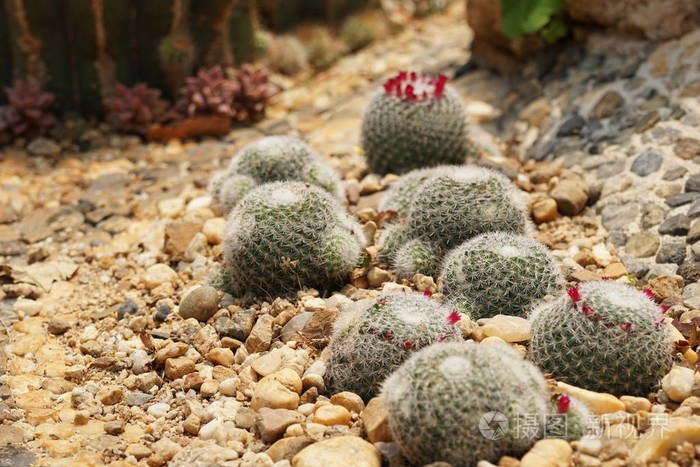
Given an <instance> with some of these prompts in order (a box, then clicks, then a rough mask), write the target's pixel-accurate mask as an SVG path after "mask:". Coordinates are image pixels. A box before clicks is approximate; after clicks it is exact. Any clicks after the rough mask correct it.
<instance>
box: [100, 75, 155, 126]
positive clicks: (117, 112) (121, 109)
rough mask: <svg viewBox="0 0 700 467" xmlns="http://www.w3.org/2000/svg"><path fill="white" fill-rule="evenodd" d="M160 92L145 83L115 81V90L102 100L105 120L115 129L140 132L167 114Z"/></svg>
mask: <svg viewBox="0 0 700 467" xmlns="http://www.w3.org/2000/svg"><path fill="white" fill-rule="evenodd" d="M160 94H161V93H160V90H158V89H152V88H149V87H148V86H147V85H146V83H137V84H135V85H134V86H131V87H127V86H124V85H123V84H121V83H117V85H116V87H115V92H114V93H113V94H111V95H110V96H107V97H105V99H104V100H103V102H102V106H103V108H104V111H105V120H106V121H107V123H109V124H110V125H111V126H112V127H113V128H115V129H117V130H123V131H129V132H138V133H142V132H144V131H145V130H146V129H147V127H148V125H150V124H152V123H155V122H158V121H162V120H163V118H164V117H165V116H166V114H167V108H168V104H167V102H166V101H165V100H163V99H161V97H160Z"/></svg>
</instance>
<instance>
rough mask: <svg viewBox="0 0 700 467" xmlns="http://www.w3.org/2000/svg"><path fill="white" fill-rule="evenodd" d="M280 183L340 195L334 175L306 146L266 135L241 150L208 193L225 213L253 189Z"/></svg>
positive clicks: (291, 140)
mask: <svg viewBox="0 0 700 467" xmlns="http://www.w3.org/2000/svg"><path fill="white" fill-rule="evenodd" d="M282 181H299V182H306V183H311V184H313V185H317V186H319V187H321V188H323V189H324V190H326V191H328V192H329V193H332V194H334V195H336V196H340V194H341V189H340V178H339V177H338V174H337V173H336V172H335V171H334V170H333V169H332V168H331V167H330V166H329V165H327V164H326V163H325V162H323V160H322V159H321V157H320V156H319V155H318V153H317V152H316V151H314V150H313V149H312V148H311V147H310V146H309V145H308V144H306V143H305V142H304V141H302V140H300V139H298V138H293V137H290V136H268V137H265V138H261V139H259V140H257V141H254V142H252V143H250V144H248V145H247V146H245V147H243V148H242V149H241V150H240V151H239V152H238V154H236V155H235V156H234V158H233V159H232V160H231V164H230V166H229V168H228V169H227V170H226V171H223V172H220V173H218V174H216V175H215V176H214V177H213V178H212V181H211V183H210V187H209V190H210V192H211V195H212V198H213V199H214V200H215V201H216V202H218V203H219V205H220V206H221V207H222V209H223V210H224V212H229V211H230V210H231V209H233V207H234V206H235V205H236V204H237V203H238V202H239V201H240V200H241V199H242V198H243V196H245V194H246V193H247V192H248V191H250V190H251V189H252V188H253V187H254V186H257V185H261V184H264V183H269V182H282Z"/></svg>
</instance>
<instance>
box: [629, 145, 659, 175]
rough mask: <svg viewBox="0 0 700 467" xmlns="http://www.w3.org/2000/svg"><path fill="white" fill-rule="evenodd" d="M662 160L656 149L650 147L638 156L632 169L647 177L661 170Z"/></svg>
mask: <svg viewBox="0 0 700 467" xmlns="http://www.w3.org/2000/svg"><path fill="white" fill-rule="evenodd" d="M662 162H663V158H662V157H661V156H660V155H659V154H658V153H657V152H656V151H653V150H651V149H648V150H646V151H644V152H643V153H641V154H640V155H639V156H637V158H636V159H635V160H634V161H633V162H632V166H631V167H630V170H631V171H632V172H634V173H636V174H637V175H639V176H640V177H646V176H647V175H650V174H652V173H654V172H656V171H657V170H659V167H661V163H662Z"/></svg>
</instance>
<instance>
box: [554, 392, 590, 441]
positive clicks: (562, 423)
mask: <svg viewBox="0 0 700 467" xmlns="http://www.w3.org/2000/svg"><path fill="white" fill-rule="evenodd" d="M550 412H551V413H550V414H549V415H548V416H547V417H546V419H545V422H544V433H543V435H544V437H545V438H563V439H566V440H568V441H576V440H578V439H581V438H582V437H583V436H585V435H593V434H595V433H596V430H597V429H599V428H600V427H599V426H597V421H596V418H595V415H593V413H592V412H591V411H590V410H589V409H588V407H586V405H585V404H584V403H583V402H581V401H579V400H578V399H575V398H573V397H570V396H568V395H566V394H560V395H559V396H556V397H555V399H554V400H553V401H552V405H551V411H550Z"/></svg>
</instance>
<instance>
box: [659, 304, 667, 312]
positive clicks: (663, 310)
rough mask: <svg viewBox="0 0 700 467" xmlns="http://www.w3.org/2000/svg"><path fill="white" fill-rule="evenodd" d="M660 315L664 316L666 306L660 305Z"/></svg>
mask: <svg viewBox="0 0 700 467" xmlns="http://www.w3.org/2000/svg"><path fill="white" fill-rule="evenodd" d="M660 308H661V314H666V312H667V311H668V306H667V305H661V307H660Z"/></svg>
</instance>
